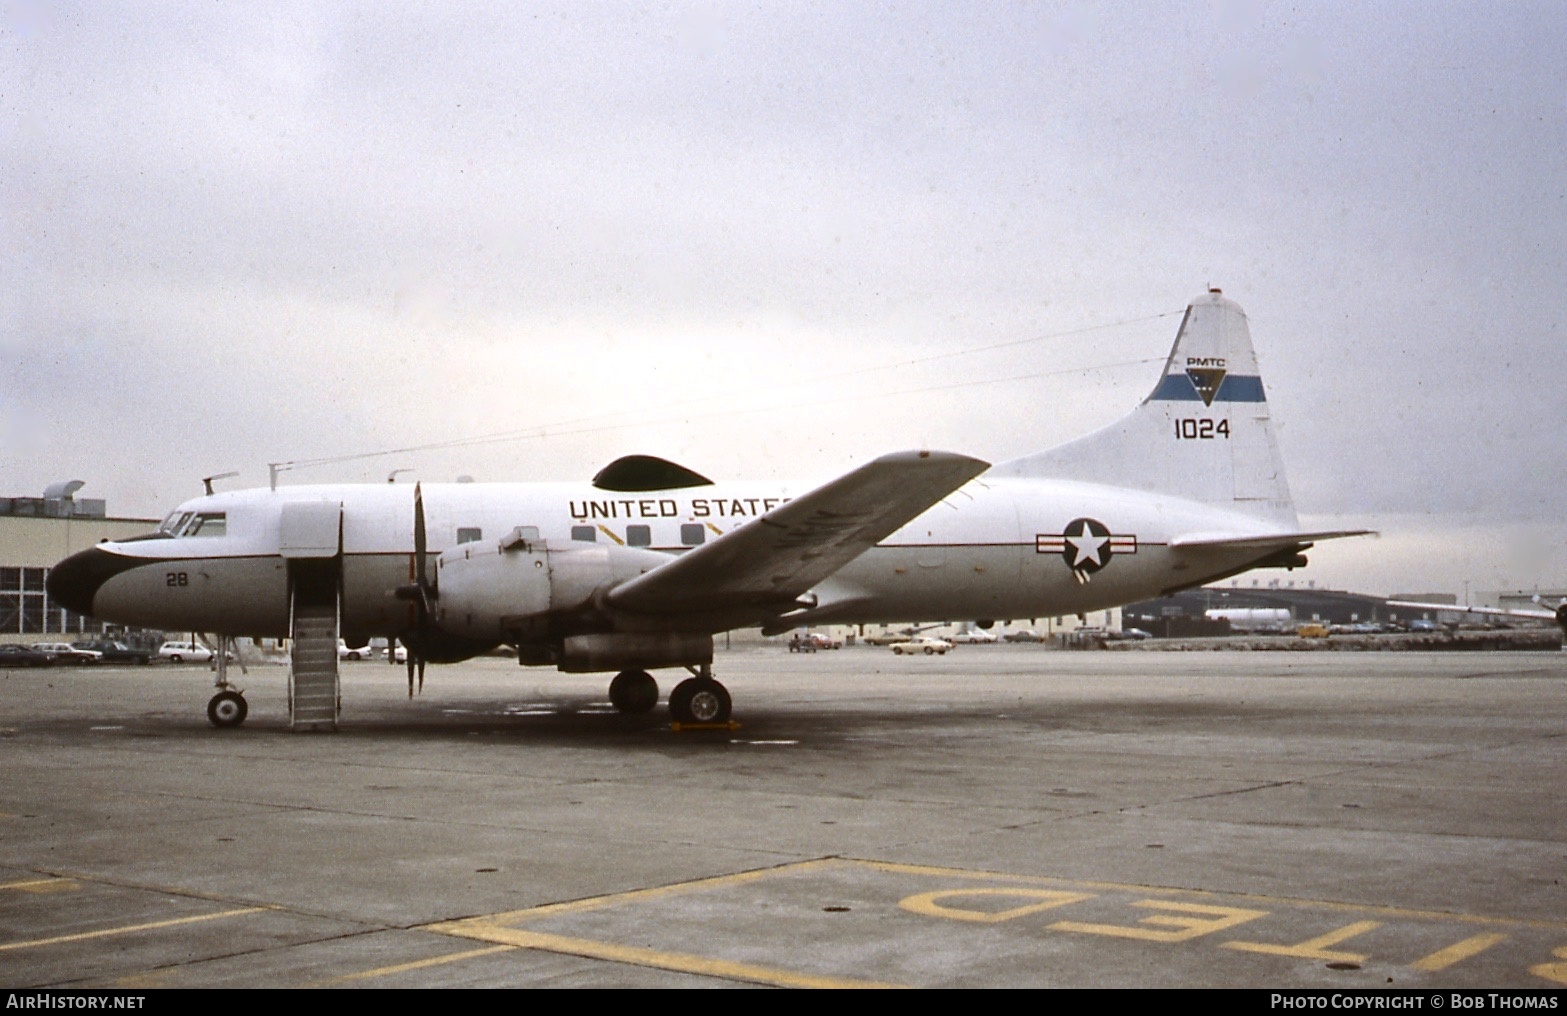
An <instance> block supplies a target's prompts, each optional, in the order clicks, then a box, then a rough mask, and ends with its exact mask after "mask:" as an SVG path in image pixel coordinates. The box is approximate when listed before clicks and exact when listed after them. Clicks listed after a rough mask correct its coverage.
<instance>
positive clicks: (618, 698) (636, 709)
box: [609, 670, 658, 716]
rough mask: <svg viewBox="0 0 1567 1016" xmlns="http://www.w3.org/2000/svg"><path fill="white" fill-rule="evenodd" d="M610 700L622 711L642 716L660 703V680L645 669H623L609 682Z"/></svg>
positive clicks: (611, 703)
mask: <svg viewBox="0 0 1567 1016" xmlns="http://www.w3.org/2000/svg"><path fill="white" fill-rule="evenodd" d="M609 702H610V705H612V706H614V707H615V708H616V709H617V710H619V711H620V712H623V713H626V714H628V715H631V716H640V715H641V714H643V713H645V712H649V711H650V710H651V709H652V708H653V707H654V706H656V705H658V682H657V681H655V680H653V675H651V674H649V673H648V672H647V671H645V670H622V671H621V672H620V673H618V674H616V675H615V679H614V680H613V681H611V682H609Z"/></svg>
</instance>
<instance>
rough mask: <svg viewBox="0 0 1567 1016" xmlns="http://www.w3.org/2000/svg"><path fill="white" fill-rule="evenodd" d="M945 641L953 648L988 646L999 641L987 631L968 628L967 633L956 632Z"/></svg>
mask: <svg viewBox="0 0 1567 1016" xmlns="http://www.w3.org/2000/svg"><path fill="white" fill-rule="evenodd" d="M947 641H948V642H951V643H952V644H953V645H955V646H988V645H990V644H992V643H994V642H998V641H1000V640H999V639H997V638H996V637H995V636H994V635H992V634H990V632H988V631H983V630H981V629H979V628H970V629H969V630H968V631H960V632H958V633H957V634H956V635H954V636H952V637H951V638H950V639H948V640H947Z"/></svg>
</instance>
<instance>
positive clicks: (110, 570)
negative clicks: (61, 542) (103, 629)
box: [44, 547, 134, 616]
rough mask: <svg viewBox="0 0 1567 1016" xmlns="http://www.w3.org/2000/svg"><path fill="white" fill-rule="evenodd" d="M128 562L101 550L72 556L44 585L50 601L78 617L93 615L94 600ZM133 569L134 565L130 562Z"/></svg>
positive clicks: (63, 562) (95, 548) (88, 549)
mask: <svg viewBox="0 0 1567 1016" xmlns="http://www.w3.org/2000/svg"><path fill="white" fill-rule="evenodd" d="M127 564H128V562H127V561H126V559H125V558H124V557H122V556H120V555H119V554H111V553H110V552H109V551H107V550H103V549H101V548H98V547H89V548H87V549H86V550H83V551H79V552H77V553H75V554H72V555H71V556H70V557H68V558H66V559H65V560H64V561H61V562H60V563H59V564H57V565H55V566H54V567H53V568H50V569H49V578H48V579H47V580H46V581H45V583H44V588H45V590H47V591H48V593H49V599H50V600H51V601H53V602H54V603H56V604H58V605H60V606H62V607H65V608H66V609H67V610H74V611H75V612H76V613H78V614H86V615H88V616H91V615H92V612H93V611H92V604H93V597H95V596H97V595H98V590H99V589H101V588H103V584H104V583H105V582H107V581H108V580H109V579H111V578H113V577H114V576H115V575H118V574H119V573H120V572H122V571H124V570H125V568H126V567H127ZM129 564H131V565H132V566H133V565H134V562H129Z"/></svg>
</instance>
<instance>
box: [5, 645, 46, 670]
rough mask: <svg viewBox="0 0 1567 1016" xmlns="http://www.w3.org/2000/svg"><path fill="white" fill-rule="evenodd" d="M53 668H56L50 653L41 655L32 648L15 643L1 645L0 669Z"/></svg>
mask: <svg viewBox="0 0 1567 1016" xmlns="http://www.w3.org/2000/svg"><path fill="white" fill-rule="evenodd" d="M52 666H54V657H53V656H50V655H49V654H48V653H40V652H39V651H38V650H36V649H34V648H32V647H31V646H22V645H17V644H16V643H15V642H7V643H4V644H0V669H3V668H6V667H52Z"/></svg>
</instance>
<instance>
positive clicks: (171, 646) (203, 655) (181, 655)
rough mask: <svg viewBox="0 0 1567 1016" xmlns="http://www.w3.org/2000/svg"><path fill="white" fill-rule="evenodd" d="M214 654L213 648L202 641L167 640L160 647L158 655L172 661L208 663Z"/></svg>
mask: <svg viewBox="0 0 1567 1016" xmlns="http://www.w3.org/2000/svg"><path fill="white" fill-rule="evenodd" d="M212 655H213V653H212V650H210V649H208V648H207V647H206V646H204V645H202V644H201V643H200V642H165V643H164V644H163V645H161V646H159V647H158V657H159V658H160V659H164V660H168V661H169V662H170V663H185V662H186V661H189V662H191V663H207V662H210V661H211V659H212Z"/></svg>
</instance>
